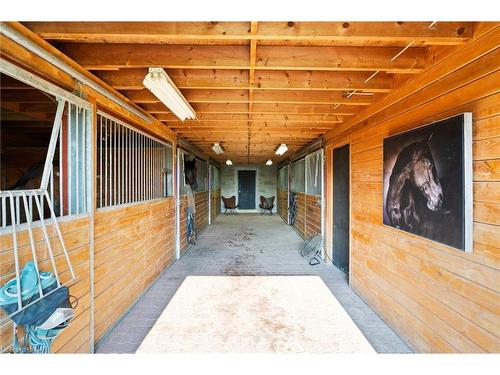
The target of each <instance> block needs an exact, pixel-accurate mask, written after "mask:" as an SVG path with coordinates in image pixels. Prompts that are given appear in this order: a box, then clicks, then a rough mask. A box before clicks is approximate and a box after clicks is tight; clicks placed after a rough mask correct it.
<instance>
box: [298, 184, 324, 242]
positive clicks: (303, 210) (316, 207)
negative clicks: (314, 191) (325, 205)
mask: <svg viewBox="0 0 500 375" xmlns="http://www.w3.org/2000/svg"><path fill="white" fill-rule="evenodd" d="M320 198H321V197H320V196H317V195H309V194H304V193H297V214H296V217H295V223H294V225H293V227H294V228H295V230H296V231H297V233H298V234H299V235H300V236H301V237H302V238H304V239H307V238H309V237H311V236H313V235H315V234H321V205H320V204H319V203H318V199H320Z"/></svg>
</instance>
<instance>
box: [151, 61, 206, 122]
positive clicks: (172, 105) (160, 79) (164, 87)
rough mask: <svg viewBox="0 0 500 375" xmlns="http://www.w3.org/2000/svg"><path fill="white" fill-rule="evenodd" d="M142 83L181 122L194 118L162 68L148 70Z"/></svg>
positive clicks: (191, 111) (191, 109) (189, 106)
mask: <svg viewBox="0 0 500 375" xmlns="http://www.w3.org/2000/svg"><path fill="white" fill-rule="evenodd" d="M142 83H144V86H146V88H147V89H148V90H149V91H151V92H152V93H153V95H154V96H156V97H157V98H158V99H160V101H161V102H162V103H163V104H165V105H166V106H167V107H168V109H170V110H171V111H172V112H173V113H174V114H175V115H176V116H177V117H178V118H179V119H180V120H181V121H184V120H185V119H190V120H193V119H195V118H196V113H195V112H194V109H193V107H191V105H190V104H189V103H188V101H187V100H186V98H184V96H182V93H181V92H180V91H179V89H178V88H177V87H176V86H175V84H174V82H173V81H172V80H171V79H170V77H169V76H168V75H167V73H166V72H165V70H163V69H162V68H149V73H148V74H147V75H146V77H145V78H144V81H143V82H142Z"/></svg>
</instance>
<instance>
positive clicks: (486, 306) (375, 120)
mask: <svg viewBox="0 0 500 375" xmlns="http://www.w3.org/2000/svg"><path fill="white" fill-rule="evenodd" d="M497 30H498V28H497V29H496V30H493V31H492V32H490V33H488V34H486V35H485V36H483V37H481V38H480V40H476V41H473V42H471V43H470V44H469V45H466V46H465V47H463V48H462V49H460V50H458V51H457V52H456V53H455V54H454V55H452V56H450V57H449V58H448V59H445V60H443V61H442V62H441V63H440V64H439V65H440V66H438V67H436V68H435V69H430V70H429V71H427V72H425V73H423V74H422V75H421V76H419V77H418V78H417V82H421V83H420V85H417V83H415V82H414V81H415V80H412V81H409V82H408V83H407V85H405V86H402V88H401V89H399V90H396V91H395V92H394V95H392V94H390V95H389V97H391V95H392V97H391V98H392V99H391V100H393V101H392V102H387V101H385V102H384V100H381V101H380V105H379V110H378V111H375V110H373V113H372V114H370V115H367V116H366V119H364V120H363V122H362V126H360V127H359V129H357V125H355V126H354V127H353V129H355V130H354V131H352V132H351V133H350V144H351V156H352V157H351V170H352V174H351V183H352V186H351V189H352V190H351V194H352V195H351V201H352V207H351V210H352V213H351V228H352V232H351V275H350V282H351V286H352V287H353V288H354V289H355V290H356V291H357V292H358V293H359V294H360V295H361V296H362V297H363V298H364V299H365V300H366V301H367V302H368V303H369V304H370V305H371V306H372V307H373V308H374V309H375V310H376V311H377V312H378V313H379V314H380V315H381V316H382V317H383V318H384V319H385V320H386V321H387V322H389V323H390V325H391V326H392V327H394V329H395V330H396V331H397V332H398V333H399V334H400V335H402V336H403V337H404V338H406V339H407V340H408V341H409V342H410V343H411V345H412V346H413V347H414V349H415V350H417V351H419V352H478V353H481V352H499V351H500V324H499V322H500V316H499V315H500V295H499V293H500V282H499V280H500V219H499V217H500V215H499V214H500V94H499V82H500V72H499V63H498V62H499V57H500V54H499V48H498V46H499V41H500V33H499V32H498V31H497ZM441 65H442V66H441ZM398 91H399V92H398ZM387 100H389V99H387ZM462 112H472V114H473V159H474V174H473V180H474V182H473V189H474V213H473V215H474V249H473V252H472V253H465V252H463V251H459V250H455V249H453V248H450V247H447V246H445V245H441V244H439V243H436V242H433V241H430V240H427V239H425V238H422V237H418V236H415V235H412V234H409V233H406V232H402V231H399V230H397V229H395V228H392V227H389V226H385V225H383V223H382V196H383V192H382V189H383V185H382V180H383V177H382V170H383V150H382V142H383V139H384V138H386V137H388V136H391V135H394V134H397V133H400V132H403V131H406V130H410V129H413V128H415V127H418V126H422V125H425V124H428V123H430V122H432V121H435V120H439V119H443V118H446V117H450V116H453V115H456V114H460V113H462ZM356 129H357V130H356ZM339 131H342V130H339ZM337 134H341V133H337ZM343 134H345V132H344V133H343ZM330 142H332V143H333V142H335V134H332V135H331V140H330Z"/></svg>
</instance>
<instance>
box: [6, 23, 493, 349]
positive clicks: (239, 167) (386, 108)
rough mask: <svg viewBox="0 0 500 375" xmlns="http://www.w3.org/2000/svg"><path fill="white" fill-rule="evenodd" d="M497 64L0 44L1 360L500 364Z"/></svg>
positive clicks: (271, 30) (193, 35)
mask: <svg viewBox="0 0 500 375" xmlns="http://www.w3.org/2000/svg"><path fill="white" fill-rule="evenodd" d="M499 46H500V26H499V24H498V23H490V22H441V21H440V22H437V23H436V22H433V23H429V22H381V23H378V22H375V23H374V22H320V23H315V22H256V21H252V22H233V23H226V22H218V23H217V22H213V23H212V22H193V23H182V22H165V23H163V22H155V23H142V22H138V23H113V22H105V23H95V22H72V23H64V22H2V23H1V29H0V73H1V76H0V90H1V92H0V99H1V109H0V115H1V117H0V120H1V127H0V149H1V159H0V207H1V213H0V265H1V269H0V307H1V309H0V352H30V351H35V352H40V353H41V352H43V353H45V352H54V353H94V352H131V353H133V352H135V351H138V352H158V351H159V352H165V351H190V350H192V351H194V352H196V351H197V350H202V349H203V350H205V351H222V352H225V351H228V352H231V351H234V350H240V351H252V350H254V349H255V351H259V352H260V351H262V352H267V351H270V352H279V351H283V352H300V351H308V350H311V351H313V352H325V351H326V352H356V351H358V350H359V351H361V352H373V351H377V352H421V353H435V352H438V353H485V352H499V351H500V330H499V324H498V322H499V314H500V312H499V306H500V304H499V301H500V297H499V293H500V286H499V282H498V281H499V279H500V257H499V254H500V245H499V244H500V230H499V226H500V219H499V216H500V215H499V214H500V193H499V191H500V162H499V160H500V131H499V129H500V126H499V119H500V117H499V113H500V106H499V103H500V94H499V82H500V73H499V67H500V63H499V61H500V55H499V54H500V50H499ZM232 196H234V197H235V200H236V205H239V206H240V207H239V208H236V207H235V208H234V209H233V210H231V211H232V212H233V213H235V214H234V215H229V212H228V214H227V215H223V214H221V211H222V209H223V206H222V198H223V197H226V198H230V197H232ZM268 199H269V201H272V202H274V206H271V207H260V210H259V202H260V203H261V205H262V204H263V203H264V202H268ZM273 199H274V201H273ZM264 213H268V214H270V215H264ZM274 213H277V215H275V214H274ZM304 258H309V259H304ZM308 260H309V261H308ZM312 260H315V261H316V263H318V264H317V265H314V264H315V263H314V262H312ZM298 275H301V276H298ZM243 276H244V277H243ZM306 287H307V288H309V289H304V288H306ZM177 292H178V294H176V293H177ZM40 302H44V303H45V304H46V305H47V306H48V305H54V306H55V304H57V306H59V308H58V309H57V310H58V311H59V310H61V311H59V313H60V315H57V314H56V315H50V316H47V317H45V318H46V320H44V321H43V322H42V321H40V319H41V318H40V317H39V316H35V315H36V314H35V313H36V311H37V310H36V308H37V306H38V307H40V306H41V305H43V304H40ZM155 309H156V310H155ZM311 309H314V310H311ZM153 310H154V311H153ZM152 311H153V312H154V314H153V312H152ZM54 314H55V312H54ZM266 314H271V315H266ZM293 314H297V315H296V316H299V317H300V320H301V321H300V322H297V321H294V318H293V316H295V315H293ZM39 315H40V314H39ZM186 317H191V318H189V319H188V318H186ZM335 317H337V318H338V320H335ZM45 318H44V319H45ZM50 318H53V319H55V320H57V319H59V320H57V322H58V324H57V325H50V324H48V323H47V322H48V321H49V320H50ZM30 319H31V320H30ZM140 319H143V320H140ZM144 319H146V320H148V322H147V325H145V324H142V323H143V322H144V321H145V320H144ZM204 319H205V321H204V322H205V323H206V321H208V322H211V323H210V324H204V323H203V320H204ZM211 319H212V320H211ZM200 322H201V323H200ZM339 322H342V324H340V323H339ZM140 323H141V324H142V325H141V324H140ZM177 323H178V324H177ZM165 327H167V328H168V329H167V328H165ZM280 327H281V328H280ZM283 327H284V328H283ZM297 327H299V328H300V327H302V328H303V329H304V330H306V331H307V340H306V339H304V342H301V341H300V340H301V339H300V337H305V336H301V335H300V334H299V333H297V332H299V331H297V329H298V328H297ZM231 330H232V331H231ZM139 331H140V332H139ZM148 332H150V333H148ZM199 332H202V333H199ZM284 332H286V334H285V333H284ZM198 334H199V335H200V336H197V335H198ZM203 335H204V336H203ZM132 336H133V337H134V338H135V340H136V341H137V342H134V343H128V342H122V341H120V340H125V341H126V340H127V339H128V338H130V337H132ZM252 337H254V338H255V340H251V339H249V338H252ZM212 338H215V339H214V342H215V343H216V344H213V345H212V344H211V342H212V341H211V339H212ZM183 339H185V341H182V340H183ZM260 339H262V341H259V340H260ZM292 339H293V340H295V341H293V342H291V341H290V340H292ZM162 340H163V341H162ZM176 340H179V341H176ZM266 340H267V341H266ZM306 341H307V342H306ZM185 344H186V345H185ZM134 345H135V346H134ZM303 345H304V346H303ZM343 345H344V346H343ZM162 348H163V349H162ZM200 348H202V349H200ZM188 349H189V350H188Z"/></svg>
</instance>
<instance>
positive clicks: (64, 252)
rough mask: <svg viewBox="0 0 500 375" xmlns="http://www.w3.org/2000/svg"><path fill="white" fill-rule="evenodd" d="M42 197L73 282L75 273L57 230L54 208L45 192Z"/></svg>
mask: <svg viewBox="0 0 500 375" xmlns="http://www.w3.org/2000/svg"><path fill="white" fill-rule="evenodd" d="M44 195H45V199H46V200H47V205H48V206H49V210H50V217H51V218H52V223H53V224H54V228H56V233H57V237H58V238H59V242H60V243H61V246H62V250H63V254H64V257H65V258H66V262H67V263H68V268H69V271H70V272H71V279H72V280H74V279H75V278H76V276H75V271H74V270H73V266H72V265H71V261H70V260H69V255H68V251H67V249H66V244H65V243H64V239H63V236H62V233H61V228H59V223H58V222H57V219H56V214H55V212H54V207H53V206H52V202H51V201H50V200H49V195H48V193H47V191H44ZM41 199H43V197H41ZM42 225H43V224H42Z"/></svg>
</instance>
